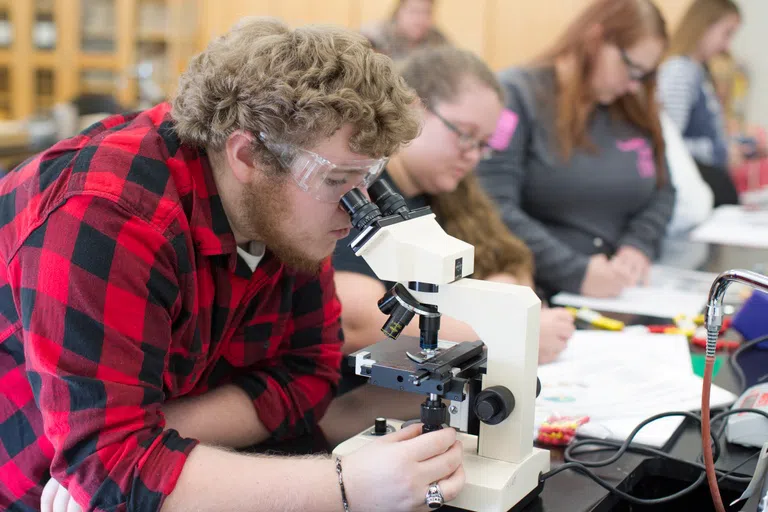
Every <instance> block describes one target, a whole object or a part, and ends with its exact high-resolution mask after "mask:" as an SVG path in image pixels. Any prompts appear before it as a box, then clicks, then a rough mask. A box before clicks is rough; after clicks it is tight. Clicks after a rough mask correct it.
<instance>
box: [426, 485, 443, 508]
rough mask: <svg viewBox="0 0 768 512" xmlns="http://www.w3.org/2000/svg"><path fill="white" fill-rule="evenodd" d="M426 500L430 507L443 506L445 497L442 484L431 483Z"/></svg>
mask: <svg viewBox="0 0 768 512" xmlns="http://www.w3.org/2000/svg"><path fill="white" fill-rule="evenodd" d="M426 501H427V505H429V508H440V507H442V506H443V503H444V502H445V499H444V498H443V493H442V491H441V490H440V486H439V485H437V482H432V483H431V484H429V488H428V489H427V500H426Z"/></svg>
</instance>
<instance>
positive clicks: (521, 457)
mask: <svg viewBox="0 0 768 512" xmlns="http://www.w3.org/2000/svg"><path fill="white" fill-rule="evenodd" d="M405 217H406V218H405V220H402V221H399V222H394V223H387V222H382V223H381V224H380V225H378V226H375V227H374V226H370V227H368V228H365V229H363V230H362V232H361V234H360V235H359V236H358V237H357V238H356V239H355V241H353V242H352V244H351V245H352V247H353V250H355V252H356V254H357V255H358V256H361V257H363V258H364V259H365V261H366V262H367V263H368V265H370V267H371V269H372V270H373V271H374V272H375V273H376V275H377V276H378V277H379V278H380V279H381V280H384V281H392V282H396V283H401V284H403V285H404V286H408V287H409V289H408V291H409V292H410V293H411V295H412V296H413V297H414V298H415V299H416V300H418V301H419V302H420V303H422V304H428V305H433V306H437V310H438V311H439V312H440V314H444V315H448V316H450V317H453V318H456V319H459V320H462V321H464V322H466V323H467V324H469V325H470V326H471V327H472V328H473V329H474V331H475V332H476V333H477V334H478V336H479V338H480V339H481V340H482V342H483V343H484V344H485V348H486V349H487V352H485V358H484V362H485V373H484V374H483V375H482V376H479V377H477V378H480V379H481V380H482V384H481V386H480V387H481V388H482V389H483V390H486V389H488V388H491V387H499V386H501V387H504V388H507V389H508V390H509V391H510V392H511V393H512V395H513V397H514V399H513V400H512V407H511V409H512V411H511V413H510V414H509V415H508V416H507V417H505V418H504V419H503V420H501V421H500V422H498V423H497V424H489V423H493V422H489V423H486V422H483V421H480V422H479V430H478V431H477V432H478V433H477V435H470V434H467V433H463V432H461V430H465V429H466V426H467V424H468V421H467V420H468V416H469V415H472V414H475V413H474V412H473V411H474V410H473V408H474V405H475V404H472V403H469V402H470V399H471V398H473V397H471V396H470V395H469V394H463V396H461V397H457V396H456V395H455V394H454V395H453V401H452V402H451V406H450V407H449V408H448V410H449V411H450V414H448V417H449V419H450V421H449V423H450V425H451V426H452V427H456V428H457V430H459V431H460V432H459V439H460V440H461V441H462V443H463V446H464V451H465V453H464V455H465V457H464V469H465V472H466V485H465V487H464V489H463V490H462V491H461V493H460V494H459V496H458V497H457V498H456V499H454V500H452V501H451V502H449V503H447V505H450V506H452V507H457V508H460V509H465V510H470V511H476V512H506V511H508V510H510V509H512V508H513V507H515V506H516V505H517V504H522V503H521V502H524V501H526V499H527V498H535V496H536V495H537V494H538V492H539V491H540V483H539V476H540V475H541V474H542V473H545V472H546V471H548V470H549V452H548V451H547V450H542V449H538V448H535V447H534V446H533V434H534V401H535V399H536V394H537V378H536V370H537V362H538V345H539V316H540V310H541V303H540V300H539V298H538V297H537V296H536V294H535V293H534V292H533V290H531V289H530V288H528V287H525V286H516V285H510V284H502V283H494V282H489V281H481V280H476V279H468V278H466V276H469V275H471V274H472V273H473V271H474V247H473V246H471V245H469V244H467V243H464V242H462V241H460V240H458V239H456V238H454V237H451V236H449V235H448V234H446V233H445V231H443V229H442V228H441V227H440V226H439V225H438V223H437V221H436V220H435V216H434V215H433V214H432V213H431V212H429V210H426V213H423V214H421V215H419V216H414V217H409V216H408V215H406V216H405ZM387 218H391V217H387ZM353 220H354V217H353ZM419 284H426V286H424V285H421V286H420V285H419ZM433 285H436V286H433ZM419 290H421V291H419ZM425 290H429V291H425ZM401 327H402V326H401ZM422 339H423V331H422ZM468 341H471V340H468ZM389 343H392V344H395V343H396V342H395V341H391V340H385V341H382V342H380V343H377V344H376V345H374V347H375V346H379V345H386V344H389ZM459 345H464V344H452V343H447V342H440V343H439V347H440V348H439V349H438V351H437V352H438V353H439V352H440V351H441V350H447V349H448V348H451V347H452V346H456V347H458V346H459ZM422 347H423V345H422ZM390 350H391V349H390ZM425 352H426V353H425ZM432 355H433V352H431V351H422V353H421V356H424V359H425V360H427V361H428V360H429V358H430V357H431V356H432ZM351 357H354V358H355V367H356V373H357V374H359V375H363V376H368V377H370V382H371V384H374V385H376V384H377V382H375V381H374V377H375V375H376V373H375V369H376V368H375V367H376V366H377V361H376V357H377V355H376V352H375V351H374V350H372V347H368V348H366V349H363V350H360V351H358V352H356V353H354V354H352V356H351ZM409 358H410V360H411V361H414V360H416V361H418V358H416V359H414V358H413V357H412V356H411V355H410V354H409ZM416 366H418V365H416ZM372 369H373V370H374V372H373V373H372ZM453 374H454V375H458V369H454V370H453ZM379 375H382V374H381V373H380V374H379ZM423 375H424V373H422V374H421V377H423ZM427 378H428V377H427ZM401 379H402V377H398V382H402V380H401ZM411 380H412V382H411V383H412V384H414V383H415V386H416V388H415V389H414V387H413V386H409V388H410V389H408V390H409V391H414V392H418V391H417V390H418V389H419V386H420V385H421V386H425V385H426V384H427V383H424V382H423V381H420V380H419V378H416V379H413V378H412V379H411ZM378 384H379V385H381V383H378ZM387 387H392V386H387ZM393 389H397V388H393ZM400 389H403V388H402V387H400ZM436 389H442V388H441V387H440V386H438V387H437V388H436ZM465 389H466V388H465ZM432 391H434V388H433V389H432V390H431V391H428V390H426V389H425V391H424V392H425V394H426V395H428V396H430V397H432V399H434V398H435V394H432ZM445 396H446V397H448V396H449V395H448V394H447V393H446V395H445ZM456 398H459V399H458V400H457V399H456ZM462 398H463V400H462ZM494 403H495V402H491V403H490V406H493V405H494ZM486 405H488V404H486ZM496 405H498V404H496ZM489 410H491V412H493V411H495V409H494V407H490V409H486V412H488V411H489ZM484 416H485V415H484ZM478 417H479V415H478ZM486 418H487V416H486ZM498 418H499V417H498V416H497V417H496V420H497V421H498ZM475 421H476V422H477V419H475ZM388 423H389V425H392V426H394V427H395V428H400V425H401V423H402V422H399V421H397V420H388ZM476 430H477V429H476ZM375 439H376V437H375V436H374V435H372V431H371V430H370V429H369V430H367V431H366V432H362V433H360V434H358V435H357V436H355V437H353V438H351V439H349V440H347V441H345V442H343V443H342V444H340V445H339V446H338V447H337V448H336V449H335V450H334V453H335V454H337V455H345V454H348V453H350V452H352V451H354V450H357V449H358V448H360V447H361V446H363V445H364V444H366V443H368V442H371V441H373V440H375Z"/></svg>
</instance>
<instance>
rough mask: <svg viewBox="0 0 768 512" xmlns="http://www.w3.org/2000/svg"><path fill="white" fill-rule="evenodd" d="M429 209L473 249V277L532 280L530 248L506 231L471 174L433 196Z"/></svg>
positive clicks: (502, 222) (496, 212) (446, 230)
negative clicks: (445, 190)
mask: <svg viewBox="0 0 768 512" xmlns="http://www.w3.org/2000/svg"><path fill="white" fill-rule="evenodd" d="M430 206H431V207H432V211H433V212H435V215H436V216H437V220H438V222H439V223H440V226H442V228H443V229H444V230H445V232H446V233H448V234H449V235H451V236H454V237H456V238H458V239H460V240H463V241H465V242H467V243H468V244H471V245H474V246H475V272H474V274H473V277H475V278H477V279H485V278H487V277H490V276H492V275H493V274H511V275H513V276H515V277H516V278H517V279H518V281H520V283H521V284H525V283H526V282H528V281H530V280H531V278H532V276H533V255H532V254H531V251H530V249H528V246H526V245H525V242H523V241H522V240H520V239H519V238H517V237H516V236H514V235H513V234H512V233H511V232H510V231H509V229H508V228H507V225H506V224H504V221H503V220H502V219H501V216H500V215H499V211H498V209H497V208H496V205H495V204H494V203H493V200H491V198H490V197H488V194H486V193H485V191H484V190H483V189H482V187H481V186H480V184H479V183H478V182H477V177H476V176H475V175H474V174H469V175H468V176H467V177H465V178H464V179H463V180H461V182H459V186H458V187H456V190H454V191H453V192H449V193H447V194H439V195H437V196H433V197H432V200H431V202H430Z"/></svg>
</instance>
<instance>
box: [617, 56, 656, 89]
mask: <svg viewBox="0 0 768 512" xmlns="http://www.w3.org/2000/svg"><path fill="white" fill-rule="evenodd" d="M619 53H620V54H621V60H623V61H624V65H626V66H627V73H628V74H629V79H630V80H632V81H634V82H647V81H648V80H650V79H651V78H653V77H654V76H655V75H656V68H654V69H652V70H650V71H648V70H647V69H645V68H643V66H641V65H639V64H636V63H635V62H632V59H630V58H629V55H627V51H626V50H625V49H624V48H619Z"/></svg>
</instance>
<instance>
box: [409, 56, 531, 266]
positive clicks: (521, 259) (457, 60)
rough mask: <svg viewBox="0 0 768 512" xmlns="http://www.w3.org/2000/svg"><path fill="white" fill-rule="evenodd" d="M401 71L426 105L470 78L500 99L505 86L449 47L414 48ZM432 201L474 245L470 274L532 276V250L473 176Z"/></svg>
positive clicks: (442, 218)
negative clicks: (513, 230) (518, 235)
mask: <svg viewBox="0 0 768 512" xmlns="http://www.w3.org/2000/svg"><path fill="white" fill-rule="evenodd" d="M400 73H401V75H402V76H403V78H404V79H405V82H406V83H407V84H408V85H409V86H410V87H412V88H413V89H414V90H415V91H416V94H418V95H419V98H420V99H421V102H422V103H423V104H424V105H428V106H434V105H435V104H436V103H439V102H442V101H452V100H453V99H454V98H455V97H456V96H457V95H458V94H459V93H460V92H461V89H462V86H463V85H464V82H465V80H468V79H469V80H475V81H477V82H479V83H480V84H482V85H484V86H486V87H488V88H490V89H491V90H493V91H495V92H496V94H498V96H499V98H500V99H501V100H502V101H503V99H504V98H503V96H504V90H503V89H502V87H501V85H500V84H499V81H498V80H497V79H496V75H495V74H494V73H493V71H491V70H490V69H489V68H488V66H487V65H486V64H485V63H484V62H483V61H482V59H480V58H479V57H478V56H477V55H475V54H474V53H472V52H470V51H467V50H461V49H458V48H454V47H452V46H447V45H446V46H439V47H432V48H424V49H420V50H417V51H415V52H414V53H412V54H411V55H410V56H409V57H408V58H406V59H405V60H404V61H403V62H402V63H401V65H400ZM430 206H431V207H432V211H433V212H434V213H435V215H436V216H437V220H438V222H439V223H440V225H441V226H442V227H443V229H444V230H445V231H446V232H447V233H448V234H450V235H451V236H454V237H456V238H458V239H460V240H463V241H465V242H467V243H469V244H472V245H474V246H475V272H474V274H473V275H474V277H476V278H478V279H484V278H487V277H489V276H491V275H493V274H499V273H506V274H511V275H513V276H515V277H516V278H518V280H520V281H529V280H530V279H531V276H532V275H533V257H532V255H531V252H530V250H528V248H527V247H526V245H525V244H524V243H523V242H522V241H521V240H520V239H518V238H517V237H515V236H514V235H513V234H512V233H511V232H510V231H509V229H508V228H507V226H506V225H505V224H504V221H503V220H502V219H501V216H500V215H499V212H498V210H497V209H496V205H495V204H494V203H493V200H492V199H491V198H490V197H489V196H488V195H487V194H486V193H485V191H484V190H483V189H482V188H481V186H480V184H479V183H478V182H477V179H476V178H475V176H474V175H472V174H470V175H468V176H467V177H466V178H464V179H463V180H462V181H461V182H460V183H459V186H458V188H457V189H456V190H455V191H453V192H450V193H446V194H438V195H436V196H432V197H431V199H430Z"/></svg>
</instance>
